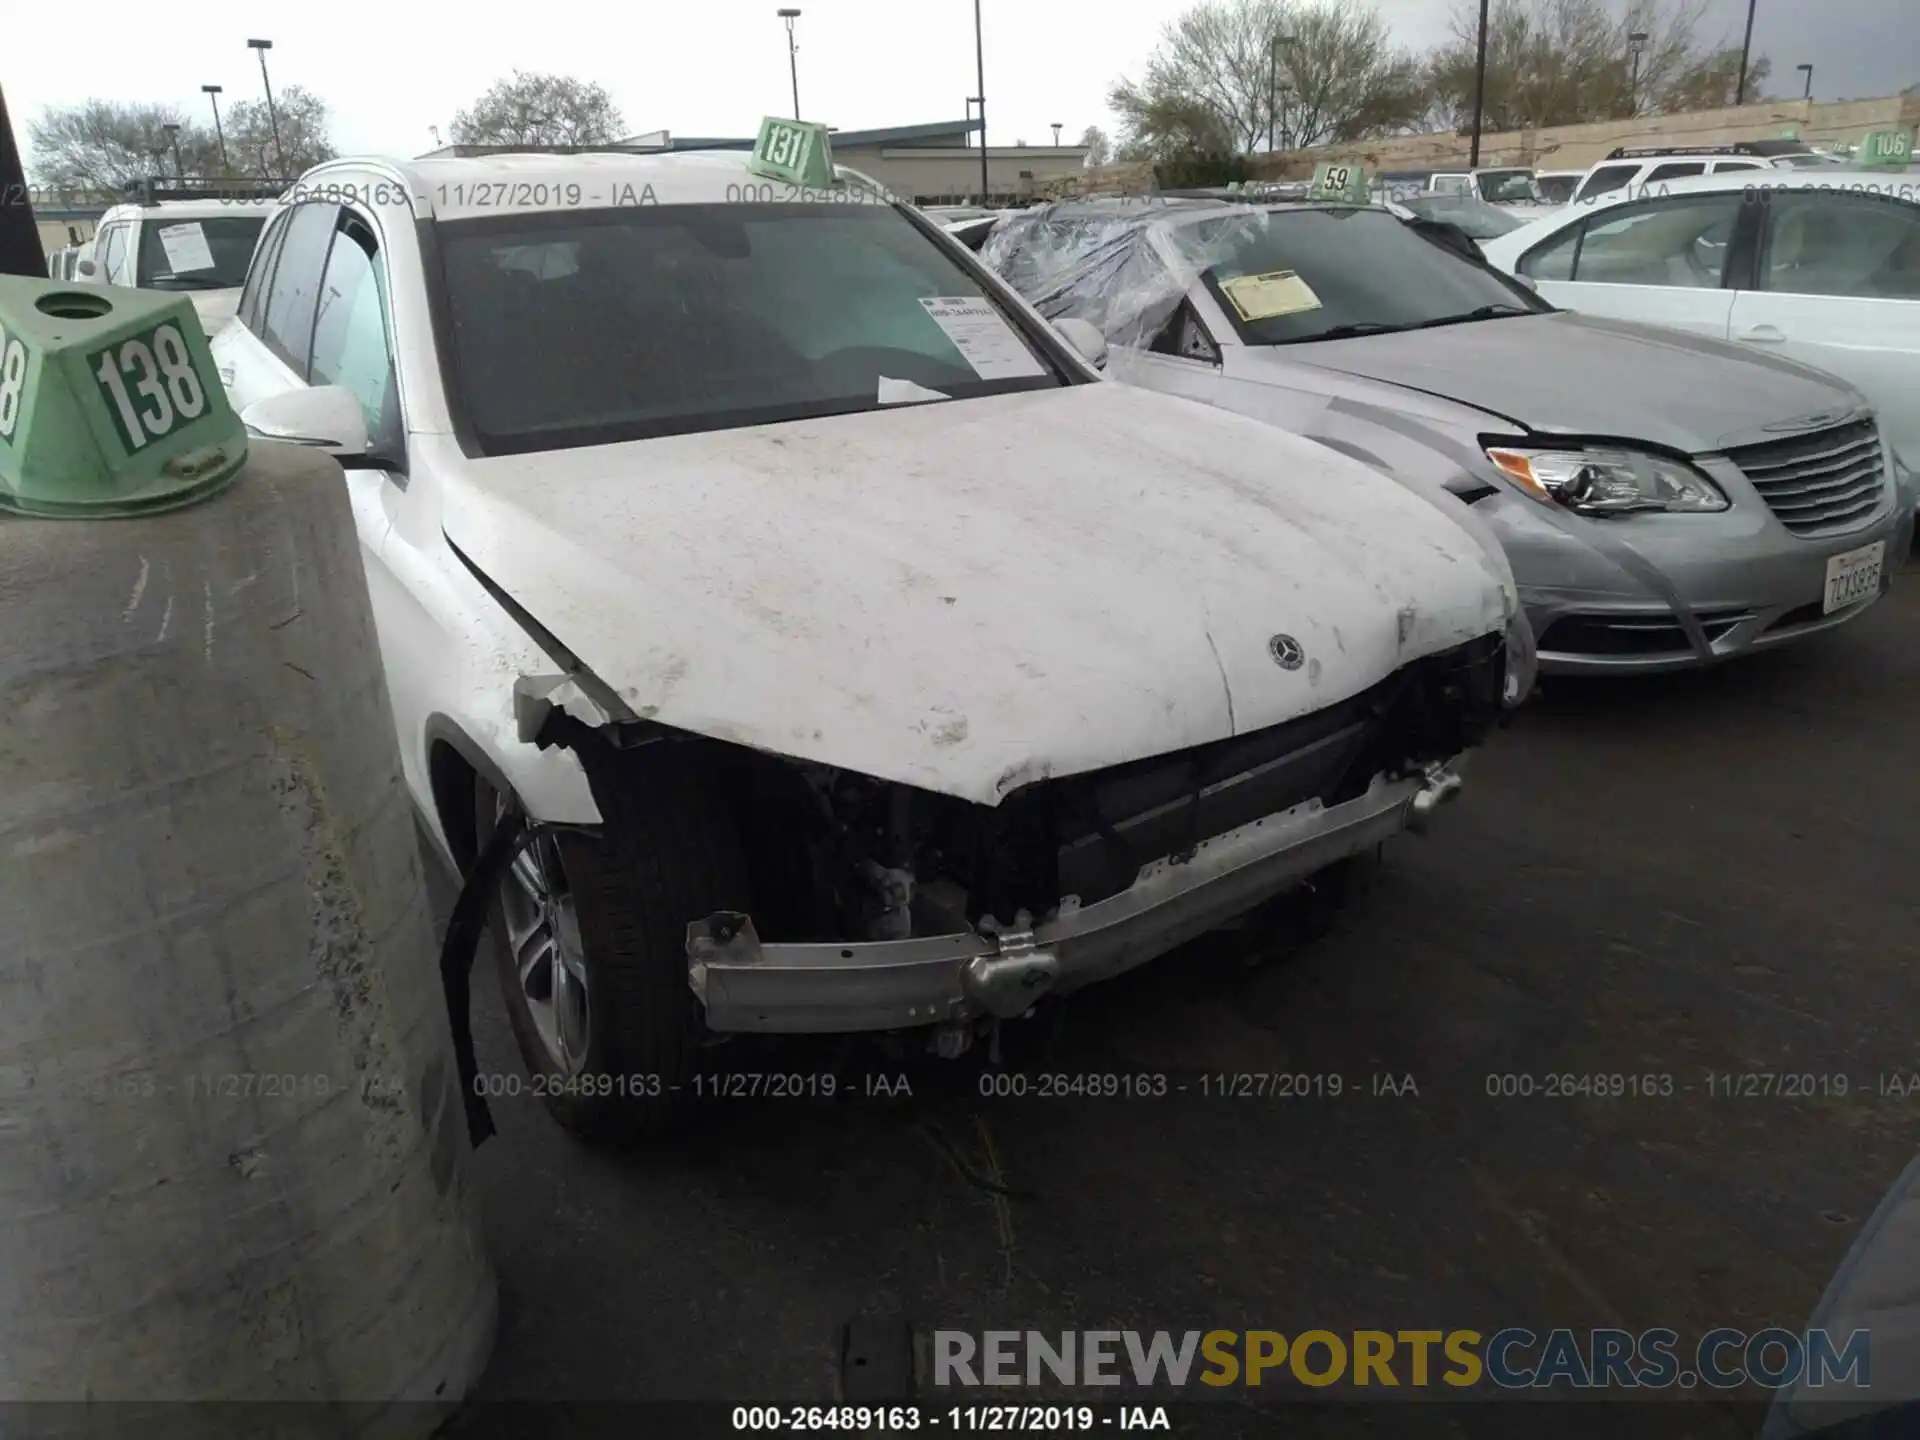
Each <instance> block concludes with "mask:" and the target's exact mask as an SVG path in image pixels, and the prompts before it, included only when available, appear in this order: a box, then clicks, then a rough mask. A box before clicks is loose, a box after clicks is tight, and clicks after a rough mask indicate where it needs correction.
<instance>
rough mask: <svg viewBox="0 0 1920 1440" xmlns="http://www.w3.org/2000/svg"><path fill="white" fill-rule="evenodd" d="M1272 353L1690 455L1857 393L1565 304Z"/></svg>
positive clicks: (1539, 424)
mask: <svg viewBox="0 0 1920 1440" xmlns="http://www.w3.org/2000/svg"><path fill="white" fill-rule="evenodd" d="M1270 353H1273V354H1276V355H1277V356H1279V357H1283V358H1284V359H1285V360H1286V361H1301V362H1305V363H1308V364H1311V365H1314V366H1317V367H1319V368H1321V369H1324V370H1333V371H1337V372H1339V373H1341V374H1344V375H1357V376H1363V377H1365V378H1367V379H1372V380H1381V381H1385V382H1387V383H1389V384H1394V385H1404V386H1409V387H1411V388H1413V389H1416V390H1422V391H1426V392H1428V393H1430V394H1434V395H1441V396H1445V397H1446V398H1447V399H1450V400H1457V401H1460V402H1461V403H1463V404H1467V405H1472V406H1474V407H1475V408H1476V409H1479V410H1484V411H1486V412H1487V413H1488V414H1490V415H1495V416H1501V417H1505V418H1507V419H1510V420H1512V421H1514V422H1515V423H1517V424H1520V425H1522V426H1525V427H1526V428H1528V429H1531V430H1536V431H1541V432H1545V433H1550V434H1563V435H1590V436H1607V437H1615V438H1619V439H1623V440H1642V441H1650V442H1652V443H1654V444H1657V445H1664V446H1666V447H1668V448H1670V449H1673V450H1679V451H1683V452H1685V453H1687V454H1690V455H1697V454H1703V453H1707V452H1710V451H1714V450H1718V449H1721V448H1723V447H1724V446H1726V445H1728V444H1733V443H1739V442H1741V441H1752V440H1755V439H1761V438H1766V437H1764V436H1762V435H1758V434H1756V433H1755V432H1757V431H1758V430H1759V428H1760V427H1761V426H1763V425H1770V424H1773V423H1775V422H1778V421H1782V420H1792V419H1798V418H1801V417H1803V416H1809V415H1814V414H1819V413H1821V412H1826V411H1837V412H1842V413H1844V412H1850V411H1851V410H1853V409H1854V407H1856V406H1857V405H1859V404H1861V403H1862V402H1861V400H1860V397H1859V396H1858V395H1857V394H1856V393H1855V392H1854V391H1853V390H1852V389H1850V388H1849V387H1848V386H1847V385H1846V384H1845V383H1844V382H1842V381H1840V380H1837V379H1834V378H1833V377H1831V376H1828V375H1823V374H1821V373H1820V372H1818V371H1815V370H1812V369H1809V368H1807V367H1805V366H1802V365H1798V364H1795V363H1794V362H1793V361H1790V360H1782V359H1780V358H1778V357H1777V356H1772V355H1758V354H1755V353H1753V352H1752V351H1750V350H1746V349H1741V348H1739V347H1737V346H1734V345H1731V344H1728V343H1726V342H1724V341H1719V340H1711V339H1708V338H1707V337H1705V336H1698V335H1690V334H1688V333H1687V332H1685V331H1682V330H1669V329H1664V328H1660V327H1656V326H1651V325H1637V324H1634V323H1632V322H1629V321H1624V320H1606V319H1601V318H1599V317H1597V316H1592V315H1576V314H1573V313H1571V312H1568V311H1564V310H1563V311H1559V312H1557V313H1554V314H1550V315H1535V316H1528V317H1520V318H1509V319H1502V320H1485V321H1480V322H1476V323H1469V324H1465V325H1445V326H1441V327H1439V328H1438V329H1433V330H1415V331H1410V332H1407V333H1404V334H1399V335H1370V336H1361V337H1359V338H1357V339H1353V340H1329V341H1325V342H1322V343H1319V344H1306V345H1288V346H1283V347H1270Z"/></svg>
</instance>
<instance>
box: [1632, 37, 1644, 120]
mask: <svg viewBox="0 0 1920 1440" xmlns="http://www.w3.org/2000/svg"><path fill="white" fill-rule="evenodd" d="M1646 43H1647V32H1646V31H1644V30H1636V31H1634V32H1633V33H1632V34H1631V35H1629V36H1627V53H1628V54H1629V55H1631V56H1632V57H1633V78H1632V79H1631V80H1630V81H1628V82H1627V103H1628V105H1629V107H1630V108H1631V109H1632V111H1633V113H1634V114H1635V115H1638V114H1639V113H1640V52H1641V50H1643V49H1644V48H1646Z"/></svg>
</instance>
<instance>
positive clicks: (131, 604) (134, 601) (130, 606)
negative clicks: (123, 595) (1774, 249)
mask: <svg viewBox="0 0 1920 1440" xmlns="http://www.w3.org/2000/svg"><path fill="white" fill-rule="evenodd" d="M146 593H147V557H146V556H144V555H142V556H141V557H140V578H139V579H137V580H135V581H134V582H133V594H131V595H129V596H128V597H127V608H126V609H124V610H122V611H121V612H120V620H121V623H122V624H124V623H125V622H127V621H128V620H131V619H133V612H134V611H136V610H138V609H139V608H140V597H141V596H142V595H144V594H146Z"/></svg>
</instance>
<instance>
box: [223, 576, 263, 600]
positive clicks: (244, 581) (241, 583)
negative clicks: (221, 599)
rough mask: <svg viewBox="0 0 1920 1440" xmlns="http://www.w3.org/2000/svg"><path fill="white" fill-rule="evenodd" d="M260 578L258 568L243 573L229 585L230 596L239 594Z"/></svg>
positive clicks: (228, 592)
mask: <svg viewBox="0 0 1920 1440" xmlns="http://www.w3.org/2000/svg"><path fill="white" fill-rule="evenodd" d="M259 578H260V573H259V572H258V571H257V570H250V571H248V572H247V573H246V574H245V575H242V576H241V577H240V578H239V579H238V580H236V581H234V582H233V584H231V585H229V586H228V587H227V594H228V596H229V597H231V596H234V595H238V594H239V593H240V592H241V591H242V590H244V589H246V588H247V586H249V585H251V584H253V582H254V581H256V580H258V579H259Z"/></svg>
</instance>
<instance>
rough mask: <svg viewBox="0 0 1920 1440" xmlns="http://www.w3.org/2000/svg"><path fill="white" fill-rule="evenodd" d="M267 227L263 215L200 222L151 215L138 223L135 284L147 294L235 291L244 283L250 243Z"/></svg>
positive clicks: (234, 216)
mask: <svg viewBox="0 0 1920 1440" xmlns="http://www.w3.org/2000/svg"><path fill="white" fill-rule="evenodd" d="M266 223H267V217H266V215H265V214H264V213H262V214H259V215H215V216H209V217H207V218H205V219H200V220H169V219H167V218H165V216H164V214H162V213H154V214H149V215H147V216H145V217H144V218H143V219H142V221H141V224H140V261H139V266H138V268H137V269H136V270H135V271H134V281H133V283H134V284H135V285H137V286H139V287H140V288H141V289H149V290H227V289H238V288H239V287H240V286H241V285H243V284H245V283H246V279H247V264H248V262H249V261H251V260H252V259H253V247H254V242H255V241H257V240H258V239H259V238H260V227H261V226H262V225H265V224H266Z"/></svg>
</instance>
